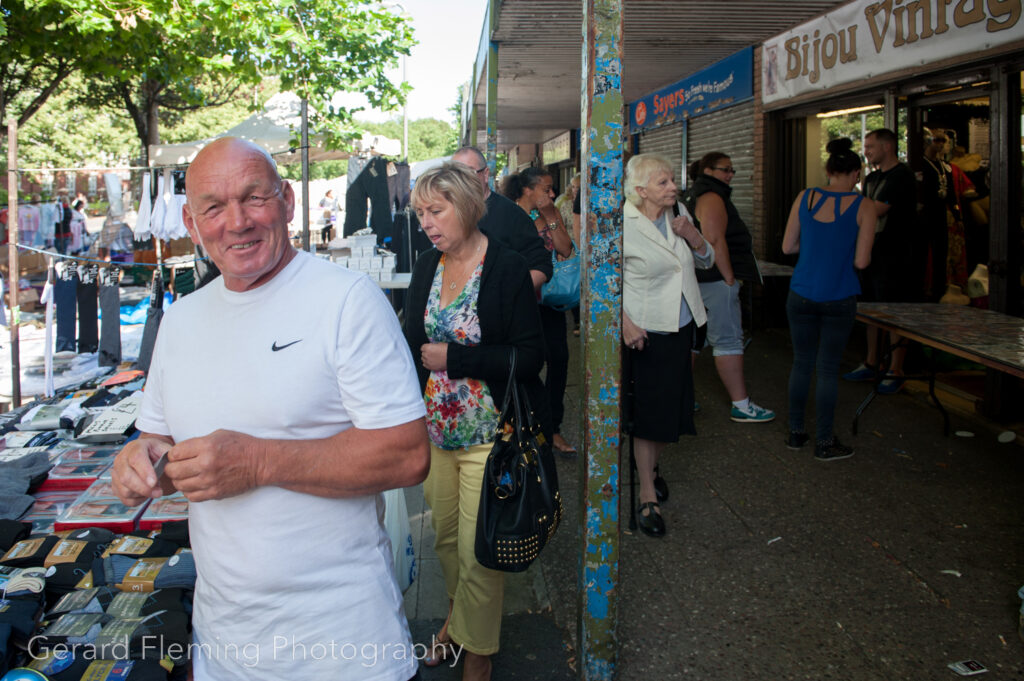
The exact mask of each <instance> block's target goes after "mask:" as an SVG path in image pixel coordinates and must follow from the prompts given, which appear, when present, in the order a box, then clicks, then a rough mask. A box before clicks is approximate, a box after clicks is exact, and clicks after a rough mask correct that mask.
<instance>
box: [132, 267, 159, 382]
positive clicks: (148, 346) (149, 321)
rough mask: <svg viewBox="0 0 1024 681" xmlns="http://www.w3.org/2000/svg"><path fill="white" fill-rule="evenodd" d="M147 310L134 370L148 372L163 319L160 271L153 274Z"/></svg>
mask: <svg viewBox="0 0 1024 681" xmlns="http://www.w3.org/2000/svg"><path fill="white" fill-rule="evenodd" d="M149 295H150V298H149V309H148V310H146V326H145V328H143V329H142V344H141V345H140V346H139V359H138V361H137V362H136V368H137V369H142V370H143V371H149V364H150V362H152V361H153V346H154V345H155V344H156V334H157V332H158V331H159V330H160V320H161V319H163V318H164V281H163V279H161V278H160V271H159V270H157V271H156V273H154V274H153V286H152V287H151V289H150V294H149Z"/></svg>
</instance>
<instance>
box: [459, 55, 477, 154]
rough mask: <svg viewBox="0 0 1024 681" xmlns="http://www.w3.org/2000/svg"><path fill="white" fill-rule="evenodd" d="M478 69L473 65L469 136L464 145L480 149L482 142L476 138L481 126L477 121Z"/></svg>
mask: <svg viewBox="0 0 1024 681" xmlns="http://www.w3.org/2000/svg"><path fill="white" fill-rule="evenodd" d="M476 68H477V66H476V64H473V80H472V81H470V82H471V83H472V84H473V85H472V86H471V87H469V88H468V91H469V94H468V95H467V96H468V97H469V134H468V135H467V137H466V141H464V142H463V144H469V145H471V146H474V147H477V148H479V144H480V140H478V139H477V136H476V131H477V129H478V126H479V122H478V121H477V119H476V118H477V117H476V83H477V78H476Z"/></svg>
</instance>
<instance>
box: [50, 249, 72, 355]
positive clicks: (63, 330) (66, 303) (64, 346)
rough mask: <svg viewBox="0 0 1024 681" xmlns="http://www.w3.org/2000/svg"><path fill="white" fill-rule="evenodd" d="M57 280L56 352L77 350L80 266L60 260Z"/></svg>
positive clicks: (54, 291) (54, 296)
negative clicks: (76, 322)
mask: <svg viewBox="0 0 1024 681" xmlns="http://www.w3.org/2000/svg"><path fill="white" fill-rule="evenodd" d="M56 270H57V281H56V282H55V283H54V287H53V300H54V303H56V305H57V343H56V346H55V351H56V352H75V351H76V349H77V342H76V341H77V338H76V336H75V318H76V317H77V315H78V296H77V291H78V268H76V267H75V266H74V265H72V264H71V263H70V262H67V261H63V262H58V263H57V265H56Z"/></svg>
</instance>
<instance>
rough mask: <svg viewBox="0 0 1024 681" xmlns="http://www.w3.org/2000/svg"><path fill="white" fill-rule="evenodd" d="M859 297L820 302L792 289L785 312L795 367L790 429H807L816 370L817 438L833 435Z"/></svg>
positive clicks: (791, 386) (790, 392) (793, 370)
mask: <svg viewBox="0 0 1024 681" xmlns="http://www.w3.org/2000/svg"><path fill="white" fill-rule="evenodd" d="M856 313H857V298H856V297H855V296H850V297H849V298H843V299H842V300H830V301H827V302H823V303H818V302H815V301H813V300H809V299H807V298H804V297H803V296H800V295H797V294H796V293H793V292H792V291H790V292H789V298H788V299H787V300H786V314H787V316H788V317H789V333H790V336H791V337H792V339H793V369H792V371H790V373H789V429H790V430H795V431H798V432H801V433H802V432H804V412H805V411H806V407H807V395H808V393H809V392H810V388H811V373H812V372H814V371H817V375H818V380H817V384H816V386H815V390H814V411H815V418H816V422H817V432H816V434H815V437H816V439H818V440H828V439H829V438H831V437H832V424H833V423H834V421H835V409H836V395H837V393H838V392H839V361H840V359H842V356H843V350H845V349H846V343H847V341H848V340H849V339H850V331H851V329H853V322H854V317H855V315H856Z"/></svg>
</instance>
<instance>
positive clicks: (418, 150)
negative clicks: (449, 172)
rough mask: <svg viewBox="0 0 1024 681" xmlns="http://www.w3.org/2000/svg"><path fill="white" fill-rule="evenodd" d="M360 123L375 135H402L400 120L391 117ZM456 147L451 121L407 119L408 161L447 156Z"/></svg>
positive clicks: (454, 131) (455, 134)
mask: <svg viewBox="0 0 1024 681" xmlns="http://www.w3.org/2000/svg"><path fill="white" fill-rule="evenodd" d="M360 125H361V126H362V127H363V128H365V129H366V130H367V131H369V132H372V133H374V134H375V135H384V136H385V137H390V138H391V139H396V140H401V139H402V138H403V136H404V133H405V131H404V129H403V126H402V121H401V120H397V119H392V120H390V121H386V122H384V123H369V122H361V123H360ZM457 148H458V132H457V131H456V129H455V127H454V126H453V125H452V124H451V123H446V122H445V121H441V120H438V119H436V118H419V119H417V120H415V121H409V159H408V160H409V163H415V162H416V161H425V160H427V159H430V158H438V157H439V156H448V155H449V154H451V153H453V152H454V151H455V150H456V149H457Z"/></svg>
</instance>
